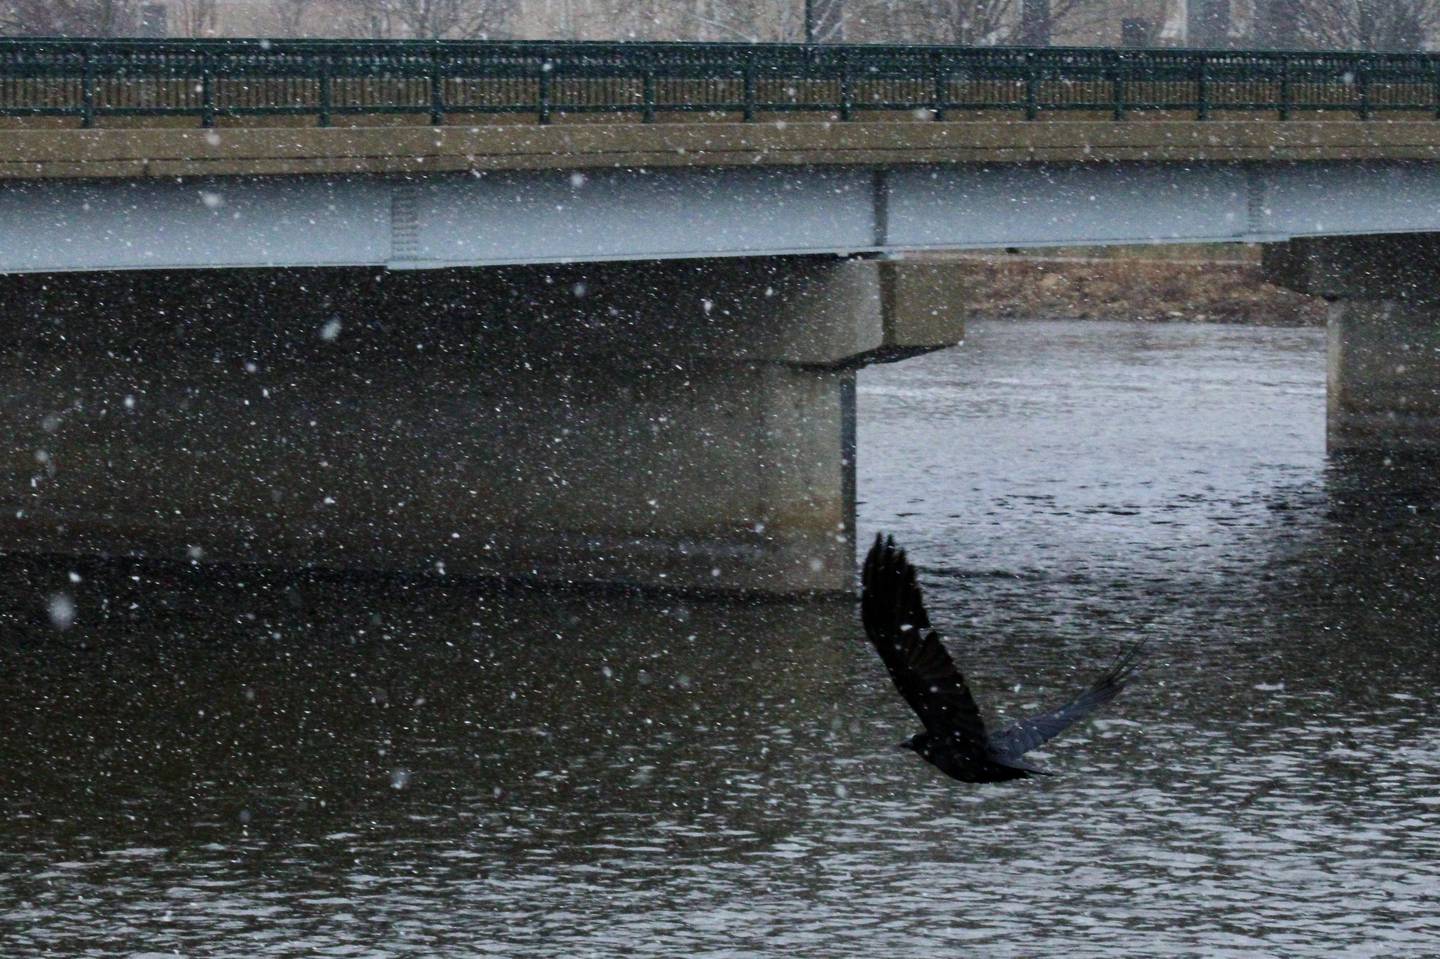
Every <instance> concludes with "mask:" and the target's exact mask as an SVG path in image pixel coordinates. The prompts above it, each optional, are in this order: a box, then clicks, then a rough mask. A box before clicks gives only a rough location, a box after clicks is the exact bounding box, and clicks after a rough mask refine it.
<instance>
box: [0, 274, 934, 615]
mask: <svg viewBox="0 0 1440 959" xmlns="http://www.w3.org/2000/svg"><path fill="white" fill-rule="evenodd" d="M946 277H947V271H946V270H945V268H944V266H943V265H937V264H918V263H905V262H876V261H858V260H838V259H829V258H798V257H792V258H765V259H723V260H690V261H670V262H647V263H609V264H585V265H572V266H558V267H557V266H544V267H541V266H536V267H516V268H491V269H474V270H460V271H440V272H423V273H418V272H409V273H406V272H400V273H395V272H377V271H371V270H310V271H278V270H270V271H211V272H188V273H168V274H157V273H128V274H92V275H85V276H29V277H18V278H9V279H6V280H4V281H3V293H4V302H5V306H4V307H3V309H4V311H5V312H6V313H7V314H8V319H9V322H7V323H5V324H3V327H4V331H5V332H4V333H3V337H4V338H5V339H6V340H7V341H8V342H7V343H6V344H5V346H6V349H5V350H4V352H3V356H0V377H3V380H4V383H5V391H4V401H3V406H0V422H3V424H4V429H3V431H0V435H3V436H4V437H5V443H4V445H3V460H0V462H3V474H0V477H3V480H0V482H3V486H0V536H3V542H4V544H6V547H7V548H8V549H10V550H29V551H46V552H65V553H75V554H81V555H97V554H98V555H132V556H144V557H151V558H160V559H170V560H179V561H189V560H199V561H212V560H213V561H227V562H247V563H262V564H267V565H283V566H288V565H304V566H319V567H333V568H353V569H382V570H431V571H442V572H445V573H446V574H450V575H507V576H508V575H514V576H523V577H530V578H535V579H539V580H544V581H560V582H564V581H578V582H612V583H625V584H638V585H644V586H659V587H677V588H701V589H716V590H722V591H733V592H748V591H758V592H774V593H794V592H807V591H821V592H843V591H847V590H849V589H850V588H851V581H852V564H853V532H854V531H853V524H854V495H855V485H854V403H855V399H854V397H855V394H854V371H855V369H856V368H857V367H858V366H860V365H863V364H865V363H867V362H874V361H880V360H886V359H896V358H900V357H903V356H907V355H911V354H913V353H917V352H922V351H924V350H928V349H934V348H938V347H941V346H946V345H949V344H952V343H954V342H956V341H958V340H959V339H960V337H961V330H960V329H959V326H958V321H956V320H955V319H954V310H952V309H950V307H949V305H948V304H951V303H953V302H954V299H955V297H956V296H957V295H958V293H957V291H955V290H953V289H951V288H950V287H949V286H947V282H946Z"/></svg>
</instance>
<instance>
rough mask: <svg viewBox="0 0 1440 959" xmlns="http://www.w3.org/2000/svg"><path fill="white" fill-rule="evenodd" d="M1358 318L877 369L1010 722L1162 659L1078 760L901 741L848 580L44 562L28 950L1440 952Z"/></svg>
mask: <svg viewBox="0 0 1440 959" xmlns="http://www.w3.org/2000/svg"><path fill="white" fill-rule="evenodd" d="M1322 339H1323V334H1321V333H1320V332H1318V331H1309V330H1245V329H1235V328H1220V327H1175V328H1170V327H1150V326H1136V325H1127V324H1095V323H1089V324H1065V323H1046V324H1038V323H1037V324H1009V325H1004V324H976V325H975V326H974V327H973V329H972V332H971V339H970V342H969V343H968V344H967V345H966V347H965V348H964V349H962V350H958V351H953V352H949V353H944V354H937V355H934V356H930V357H924V358H920V359H916V360H913V361H909V362H907V363H904V364H900V365H897V366H894V367H886V368H880V369H874V370H870V371H867V372H866V373H864V374H863V375H862V378H861V385H860V411H861V424H860V449H861V455H862V469H861V477H860V494H861V498H862V500H863V501H864V502H863V504H862V506H861V517H860V520H861V522H860V527H861V530H862V533H865V532H869V531H873V530H874V529H875V528H877V527H879V526H884V527H885V528H887V529H894V531H895V532H896V533H897V535H899V536H900V537H902V538H903V540H904V541H905V542H906V543H907V545H909V546H910V547H911V548H912V551H913V553H914V554H915V556H916V559H917V560H918V561H920V562H921V563H922V564H923V565H924V566H925V567H926V569H925V574H924V579H925V584H926V586H927V589H928V590H929V594H930V596H931V600H932V605H933V606H934V608H935V611H936V614H937V615H936V618H937V619H938V620H940V621H941V623H942V624H943V626H944V627H945V628H947V629H948V630H949V631H950V632H951V633H952V635H954V637H955V638H954V639H953V640H952V646H953V647H954V649H955V650H956V651H957V653H958V654H959V656H960V657H961V659H962V663H963V664H964V665H965V666H966V667H967V668H968V669H969V671H970V673H971V675H972V679H973V681H974V684H975V685H976V686H977V689H978V692H979V695H980V696H981V698H982V704H983V705H985V706H986V707H987V708H990V709H991V710H994V711H997V712H999V711H1002V710H1003V711H1006V712H1011V713H1013V712H1014V711H1017V710H1020V709H1023V708H1027V707H1030V706H1035V705H1040V704H1041V703H1044V702H1046V701H1047V700H1048V699H1049V698H1050V697H1051V696H1053V695H1055V694H1056V693H1057V692H1058V691H1059V690H1060V689H1061V688H1062V687H1063V688H1068V687H1071V686H1073V685H1076V684H1078V683H1079V682H1081V681H1082V680H1083V678H1084V677H1085V676H1086V675H1087V674H1089V673H1090V672H1092V671H1093V670H1095V669H1097V668H1099V667H1100V666H1101V665H1102V664H1103V663H1104V662H1105V661H1108V660H1109V658H1110V657H1111V656H1112V655H1113V654H1114V652H1116V651H1117V650H1118V649H1120V648H1121V647H1122V646H1123V645H1125V644H1126V643H1127V642H1129V641H1132V640H1134V639H1136V638H1140V637H1146V638H1149V639H1150V640H1151V642H1152V643H1153V645H1154V646H1155V648H1156V653H1155V657H1154V661H1153V664H1152V666H1151V667H1150V668H1149V670H1148V671H1147V673H1146V675H1145V676H1144V679H1143V680H1142V681H1141V683H1139V684H1138V685H1137V686H1136V687H1135V688H1134V689H1132V690H1131V691H1130V692H1128V693H1127V694H1126V695H1125V696H1124V697H1122V699H1121V700H1120V701H1119V702H1118V703H1116V704H1115V706H1114V707H1112V708H1111V709H1109V710H1108V711H1107V712H1106V713H1105V714H1104V716H1103V718H1102V719H1101V720H1099V721H1097V722H1095V723H1093V724H1091V725H1090V726H1089V727H1087V728H1085V729H1082V730H1078V731H1074V732H1072V733H1071V734H1069V735H1068V736H1066V737H1065V738H1063V739H1061V740H1059V741H1057V742H1056V743H1055V744H1053V745H1052V746H1051V747H1050V749H1049V754H1048V756H1046V757H1043V758H1044V760H1045V765H1048V766H1051V767H1053V768H1054V769H1056V770H1057V771H1058V772H1059V773H1060V775H1059V776H1057V777H1055V778H1053V779H1048V780H1041V781H1035V782H1028V783H1023V784H1018V785H1009V786H992V787H968V786H962V785H959V784H956V783H952V782H950V781H948V780H943V781H942V778H941V777H938V776H934V775H932V774H931V771H930V770H929V769H928V767H925V766H924V764H923V763H920V762H919V761H918V759H916V758H915V757H914V756H911V755H909V754H905V753H902V752H900V751H898V750H896V749H894V744H895V743H896V742H898V741H899V740H900V739H901V738H903V737H904V736H905V735H908V734H909V732H911V731H913V730H912V727H913V725H914V722H913V720H912V719H911V718H910V717H908V716H907V715H906V714H905V711H904V708H903V706H902V705H901V704H900V703H899V701H898V699H897V697H895V696H894V694H893V693H892V692H891V690H890V689H889V688H888V681H887V680H886V678H885V676H884V673H883V671H882V670H881V669H880V668H879V666H878V663H877V662H876V661H875V660H874V658H873V655H872V654H871V653H870V652H869V650H868V649H867V648H866V647H865V646H864V644H863V642H862V641H861V640H860V637H859V635H858V629H857V626H856V625H855V623H854V614H853V609H852V608H851V607H850V606H848V605H847V604H842V603H833V604H820V605H816V604H785V603H770V604H758V605H750V604H745V605H737V604H723V603H719V602H714V601H692V600H676V599H653V598H650V599H639V598H635V597H628V596H602V595H596V594H537V593H532V592H525V591H519V590H516V591H504V590H493V589H482V588H480V587H477V586H474V585H463V584H455V583H447V582H445V581H428V582H423V583H409V584H406V583H396V582H393V581H386V582H367V581H357V580H353V579H352V580H338V581H337V580H324V579H306V580H299V581H296V580H293V579H289V578H285V577H269V578H262V577H256V576H254V575H252V574H244V573H233V572H232V573H215V572H207V573H203V574H202V573H185V574H182V573H169V574H159V573H156V572H154V571H153V570H152V571H141V570H117V569H113V568H110V569H101V568H92V567H83V568H82V567H78V566H75V565H73V564H64V563H57V562H53V561H52V562H40V561H31V562H21V561H11V562H9V563H8V564H6V566H5V570H4V572H5V574H6V575H5V578H4V581H5V582H6V583H8V584H9V585H8V586H7V587H6V588H5V590H4V592H3V593H0V615H3V617H4V623H5V631H4V635H3V640H0V656H3V659H0V670H3V671H0V723H3V725H0V729H3V731H4V736H3V737H0V812H3V814H4V818H3V821H0V875H3V885H0V954H3V955H6V956H24V955H61V956H69V955H77V956H78V955H97V956H98V955H145V954H156V955H161V954H164V955H168V954H172V953H176V952H178V953H180V954H183V955H242V954H243V955H249V956H312V955H377V956H392V955H393V956H402V955H484V954H491V953H493V954H497V955H507V956H509V955H520V956H524V955H534V956H542V955H544V956H553V955H569V954H575V955H585V954H620V953H625V954H638V955H655V956H672V955H675V954H677V953H682V952H690V953H695V954H701V955H746V954H755V953H759V952H767V953H769V952H775V951H777V950H779V949H783V948H792V949H796V950H800V951H802V952H803V953H804V954H805V955H815V956H825V955H835V956H840V955H857V954H890V955H896V956H932V955H933V956H949V955H954V954H956V953H957V951H959V950H961V949H964V948H965V947H973V948H974V949H975V951H977V952H979V953H980V954H984V955H997V956H1005V955H1015V956H1022V955H1023V956H1028V955H1066V956H1084V955H1091V956H1114V955H1122V954H1132V955H1147V956H1148V955H1160V954H1175V955H1227V954H1233V955H1237V956H1238V955H1245V956H1254V955H1283V956H1298V955H1315V956H1321V955H1325V956H1329V955H1336V954H1341V953H1344V954H1347V955H1387V956H1388V955H1415V956H1422V955H1433V954H1435V953H1436V952H1437V951H1440V920H1437V918H1436V917H1437V916H1440V727H1437V722H1436V719H1437V717H1436V703H1437V696H1436V693H1435V687H1436V683H1437V680H1440V664H1437V656H1440V652H1437V642H1436V639H1435V627H1434V622H1435V618H1436V603H1435V600H1434V599H1433V598H1432V597H1433V595H1434V589H1433V585H1432V584H1433V583H1434V582H1435V581H1436V579H1437V577H1440V558H1437V555H1436V554H1437V553H1440V546H1437V545H1436V544H1437V543H1440V538H1437V535H1436V534H1437V529H1436V528H1435V527H1436V523H1437V519H1440V491H1437V488H1436V487H1435V486H1434V485H1432V484H1428V483H1427V482H1426V481H1425V477H1423V476H1421V477H1420V478H1419V480H1418V481H1417V480H1416V479H1415V478H1414V477H1411V478H1408V479H1402V478H1399V477H1396V476H1395V475H1394V474H1392V473H1390V472H1388V471H1385V470H1384V469H1382V468H1378V467H1367V466H1364V465H1362V464H1354V465H1351V466H1345V467H1341V466H1335V467H1330V468H1328V469H1327V467H1326V465H1325V463H1324V460H1323V457H1322V445H1323V392H1324V391H1323V344H1322ZM72 573H75V574H76V575H77V576H78V578H79V582H75V581H73V580H74V577H72V575H71V574H72ZM62 595H63V596H65V597H68V598H69V600H70V602H71V603H72V604H73V610H74V622H73V625H71V626H70V627H69V628H68V629H65V630H63V631H62V630H59V629H57V628H56V623H57V622H58V623H59V624H61V625H63V624H64V623H65V621H66V620H67V619H68V617H67V616H66V615H65V613H66V612H67V610H66V607H65V604H64V602H58V603H57V602H56V599H55V598H56V597H57V596H62Z"/></svg>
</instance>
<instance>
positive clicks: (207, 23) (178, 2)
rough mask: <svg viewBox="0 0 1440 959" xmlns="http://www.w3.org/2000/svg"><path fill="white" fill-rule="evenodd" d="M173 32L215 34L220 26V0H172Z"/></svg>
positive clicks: (194, 34)
mask: <svg viewBox="0 0 1440 959" xmlns="http://www.w3.org/2000/svg"><path fill="white" fill-rule="evenodd" d="M168 9H169V12H170V18H171V19H170V27H171V32H173V33H174V34H175V35H177V36H182V37H206V36H213V35H214V34H215V32H216V30H217V28H218V27H219V25H220V24H219V19H220V4H219V0H172V2H171V4H170V6H169V8H168Z"/></svg>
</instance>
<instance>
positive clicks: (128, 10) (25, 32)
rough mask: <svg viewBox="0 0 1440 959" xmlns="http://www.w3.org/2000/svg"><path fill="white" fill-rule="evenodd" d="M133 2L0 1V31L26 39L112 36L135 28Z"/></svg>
mask: <svg viewBox="0 0 1440 959" xmlns="http://www.w3.org/2000/svg"><path fill="white" fill-rule="evenodd" d="M139 6H140V4H139V3H138V2H136V0H0V32H3V33H5V34H8V35H10V36H30V37H115V36H124V35H125V34H128V33H131V32H133V31H134V30H135V28H136V27H137V26H138V25H139V20H140V17H139Z"/></svg>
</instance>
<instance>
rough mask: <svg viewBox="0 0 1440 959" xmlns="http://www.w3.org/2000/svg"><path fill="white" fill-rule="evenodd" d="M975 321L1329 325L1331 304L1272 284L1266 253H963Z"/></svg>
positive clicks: (968, 311)
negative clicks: (1264, 268)
mask: <svg viewBox="0 0 1440 959" xmlns="http://www.w3.org/2000/svg"><path fill="white" fill-rule="evenodd" d="M946 259H947V260H949V261H950V262H953V263H954V264H955V266H956V269H958V270H960V271H961V273H962V275H963V277H964V280H965V283H966V285H967V287H968V288H969V291H970V292H969V295H968V296H967V302H968V305H967V306H966V308H965V315H966V318H967V319H983V318H995V319H1085V320H1143V321H1147V322H1159V323H1176V322H1204V323H1237V324H1245V325H1252V326H1323V325H1324V323H1325V313H1326V310H1325V303H1324V301H1323V300H1321V299H1319V298H1317V297H1311V296H1304V295H1302V294H1299V293H1294V292H1291V291H1290V290H1284V289H1281V288H1279V287H1276V286H1272V285H1271V284H1269V283H1266V282H1265V280H1264V278H1263V275H1262V272H1261V269H1260V255H1259V248H1258V247H1238V246H1231V247H1215V248H1211V247H1189V248H1185V247H1160V248H1141V249H1136V248H1128V249H1126V248H1122V249H1114V250H1105V249H1092V248H1085V249H1074V250H1047V251H1044V252H1039V251H1027V252H1024V253H994V254H991V253H983V254H982V253H975V254H955V255H952V256H948V257H946Z"/></svg>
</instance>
